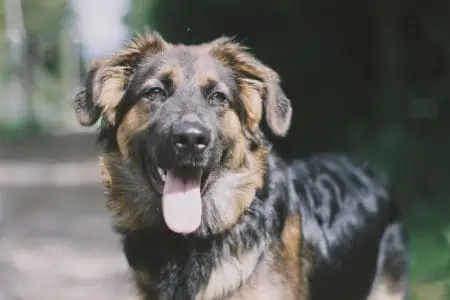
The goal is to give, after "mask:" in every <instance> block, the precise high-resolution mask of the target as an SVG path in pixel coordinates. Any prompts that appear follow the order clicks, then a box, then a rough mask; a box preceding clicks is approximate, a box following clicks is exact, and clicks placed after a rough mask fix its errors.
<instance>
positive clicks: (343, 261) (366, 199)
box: [289, 155, 408, 300]
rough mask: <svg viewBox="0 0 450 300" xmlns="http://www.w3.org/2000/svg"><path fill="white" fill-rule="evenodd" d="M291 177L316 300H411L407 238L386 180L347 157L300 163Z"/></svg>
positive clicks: (366, 166)
mask: <svg viewBox="0 0 450 300" xmlns="http://www.w3.org/2000/svg"><path fill="white" fill-rule="evenodd" d="M289 173H290V176H291V181H292V190H293V193H292V195H293V197H295V198H296V201H295V202H296V203H297V205H298V209H300V211H301V212H302V220H303V234H304V239H305V243H306V244H307V247H308V248H309V249H310V252H311V256H312V259H313V261H314V263H313V266H312V270H311V278H310V288H311V290H310V294H311V299H312V300H325V299H330V300H331V299H345V300H352V299H355V300H359V299H370V300H376V299H405V294H406V280H407V273H408V253H407V250H406V248H407V237H406V233H405V230H404V228H403V225H402V223H401V221H400V219H399V218H400V215H399V212H398V209H397V206H396V203H395V202H394V199H393V197H392V195H391V193H390V189H389V185H388V182H387V178H386V176H385V175H384V174H383V173H381V172H380V171H378V170H376V169H375V168H374V166H372V165H370V164H369V163H367V162H365V161H362V160H357V159H350V158H348V157H345V156H342V155H319V156H315V157H313V158H311V159H309V160H307V161H304V162H303V161H294V162H293V164H292V165H291V166H290V168H289Z"/></svg>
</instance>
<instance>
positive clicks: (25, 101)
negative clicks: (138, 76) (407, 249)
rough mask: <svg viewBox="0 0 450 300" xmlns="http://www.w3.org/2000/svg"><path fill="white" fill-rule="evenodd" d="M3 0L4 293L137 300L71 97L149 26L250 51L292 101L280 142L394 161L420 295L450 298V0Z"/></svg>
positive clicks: (90, 144) (309, 150) (0, 216)
mask: <svg viewBox="0 0 450 300" xmlns="http://www.w3.org/2000/svg"><path fill="white" fill-rule="evenodd" d="M0 3H1V4H2V5H0V41H1V44H0V300H3V299H6V300H19V299H24V300H35V299H36V300H38V299H39V300H41V299H58V300H59V299H68V300H71V299H73V300H80V299H109V300H115V299H133V296H134V292H133V289H132V284H131V281H130V276H129V273H128V272H127V266H126V262H125V258H124V257H123V255H122V253H121V249H120V244H119V239H118V237H117V236H115V235H114V234H113V233H112V228H111V220H110V219H109V215H108V214H107V212H106V210H105V209H104V207H103V205H104V201H105V198H104V197H103V195H102V189H101V185H100V182H99V170H98V167H97V165H96V163H97V161H96V157H97V152H96V149H95V144H94V136H93V133H94V132H95V130H94V129H90V128H82V127H80V126H79V125H78V123H77V122H76V119H75V116H74V114H73V112H72V109H71V99H72V97H73V95H74V94H75V93H76V92H77V90H78V88H79V86H80V83H82V82H83V81H84V76H85V75H86V69H87V65H88V64H89V62H90V61H91V60H92V59H95V58H98V57H101V56H103V55H108V54H109V53H112V52H113V51H114V50H116V49H117V48H118V47H120V45H121V43H122V42H123V41H124V40H127V39H128V38H130V37H131V36H132V35H133V32H134V31H139V32H142V31H143V30H144V29H145V28H151V29H156V30H158V31H160V32H161V33H162V34H163V36H164V37H165V38H166V39H167V40H168V41H171V42H175V43H179V42H183V43H191V42H205V41H208V40H210V39H213V38H216V37H218V36H220V35H229V36H236V38H237V39H238V40H240V41H243V42H244V43H245V44H246V45H248V46H250V47H251V51H252V52H253V53H255V54H256V55H257V56H258V57H260V58H261V59H262V60H263V61H264V62H266V63H268V64H269V65H270V66H272V67H273V68H274V69H275V70H277V71H278V72H279V74H280V76H281V78H282V80H283V88H284V89H285V91H286V93H287V94H288V96H289V97H290V98H291V99H292V101H293V105H294V123H293V127H292V129H291V131H290V135H289V137H288V138H286V139H276V140H275V139H274V140H275V144H276V149H277V150H278V151H280V152H281V153H282V154H283V155H284V156H285V157H292V156H299V157H306V156H308V155H311V154H313V153H317V152H333V151H337V152H347V153H351V154H355V155H358V156H362V157H366V158H368V159H370V160H372V161H374V162H375V163H377V164H379V165H380V166H381V167H383V168H384V169H385V170H386V172H388V173H389V175H390V177H391V179H392V184H393V186H394V188H395V191H396V195H397V197H398V199H397V200H398V201H399V202H400V203H401V206H402V211H403V212H404V217H405V219H406V222H407V225H408V228H409V230H410V242H411V247H412V264H411V271H412V275H411V276H412V278H411V282H412V284H411V295H412V296H413V297H412V299H416V300H417V299H418V300H448V299H450V18H449V15H450V2H449V1H439V0H431V1H429V2H424V1H419V0H409V1H403V0H380V1H361V0H319V1H317V0H300V1H299V0H283V1H261V0H227V1H225V0H222V1H209V0H189V1H182V0H164V1H162V0H159V1H157V0H135V1H131V0H71V1H64V0H0ZM425 3H427V4H426V5H425ZM324 288H326V283H325V285H324Z"/></svg>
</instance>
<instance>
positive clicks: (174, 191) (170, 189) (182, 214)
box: [162, 171, 202, 234]
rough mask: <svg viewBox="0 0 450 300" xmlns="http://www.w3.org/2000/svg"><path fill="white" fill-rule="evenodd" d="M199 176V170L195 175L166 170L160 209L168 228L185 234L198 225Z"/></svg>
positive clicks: (200, 216) (199, 218)
mask: <svg viewBox="0 0 450 300" xmlns="http://www.w3.org/2000/svg"><path fill="white" fill-rule="evenodd" d="M192 175H194V174H192ZM200 178H201V173H200V172H198V173H197V174H195V176H180V175H179V174H175V173H174V172H173V171H167V176H166V183H165V184H164V191H163V196H162V198H163V199H162V201H163V202H162V210H163V216H164V220H165V222H166V224H167V227H169V229H170V230H172V231H174V232H177V233H182V234H187V233H191V232H193V231H195V230H196V229H197V228H198V227H199V226H200V221H201V219H202V200H201V196H200Z"/></svg>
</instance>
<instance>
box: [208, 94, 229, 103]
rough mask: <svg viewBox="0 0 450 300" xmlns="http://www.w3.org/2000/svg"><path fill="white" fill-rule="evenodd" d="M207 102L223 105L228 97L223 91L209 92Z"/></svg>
mask: <svg viewBox="0 0 450 300" xmlns="http://www.w3.org/2000/svg"><path fill="white" fill-rule="evenodd" d="M209 103H210V104H216V105H218V104H220V105H223V104H226V103H228V99H227V96H225V94H224V93H221V92H214V93H212V94H211V96H209Z"/></svg>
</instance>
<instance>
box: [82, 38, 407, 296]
mask: <svg viewBox="0 0 450 300" xmlns="http://www.w3.org/2000/svg"><path fill="white" fill-rule="evenodd" d="M74 110H75V113H76V116H77V118H78V121H79V122H80V124H81V125H83V126H94V124H96V123H97V122H98V121H99V120H100V124H99V126H98V129H99V130H98V144H99V148H100V152H101V155H100V165H101V174H102V180H103V185H104V187H105V194H106V198H107V204H106V205H107V207H108V209H109V211H110V212H111V214H112V217H113V220H114V229H115V231H116V232H117V234H118V235H120V236H121V239H122V244H123V252H124V255H125V257H126V259H127V262H128V264H129V266H130V269H131V273H132V276H133V280H134V282H135V285H136V290H137V293H138V297H139V299H145V300H149V299H180V300H181V299H183V300H184V299H206V300H213V299H259V300H265V299H266V300H277V299H278V300H289V299H299V300H306V299H312V300H328V299H333V300H336V299H338V300H339V299H345V300H362V299H368V300H381V299H390V300H397V299H399V300H400V299H405V297H406V291H407V280H408V241H407V232H406V230H405V228H404V225H403V224H402V221H401V216H400V213H399V210H398V208H397V205H396V204H395V202H394V200H393V198H394V196H392V193H391V189H390V187H389V183H388V181H387V179H386V176H385V175H384V173H382V172H381V171H379V170H377V169H376V167H375V166H372V165H371V164H369V163H368V162H366V161H364V160H360V159H357V158H350V157H347V156H345V155H343V154H317V155H316V156H312V157H310V158H308V159H305V160H292V161H287V160H284V159H282V158H281V157H280V156H279V155H278V154H277V153H276V152H275V151H274V150H273V149H272V144H271V143H270V142H269V140H268V138H267V137H266V134H265V133H264V132H263V131H262V129H261V124H262V123H263V122H264V120H263V119H265V122H266V124H267V125H268V127H269V129H270V130H271V132H272V133H273V134H274V135H277V136H279V137H283V136H286V134H287V133H288V131H289V127H290V124H291V119H292V106H291V101H290V100H289V99H288V97H287V96H286V95H285V93H284V91H283V89H282V88H281V85H280V76H279V75H278V74H277V72H276V71H274V70H273V69H272V68H271V67H269V66H267V65H265V64H263V63H262V62H261V61H260V60H258V59H257V58H256V57H255V56H254V55H252V54H251V53H250V51H249V49H248V48H246V47H245V46H244V45H243V44H241V43H239V42H237V41H236V40H235V39H231V38H227V37H219V38H217V39H215V40H213V41H210V42H207V43H203V44H197V45H184V44H173V43H169V42H167V41H166V40H165V39H164V38H163V37H162V36H161V35H160V34H159V33H157V32H153V31H149V32H146V33H145V34H143V35H136V36H135V37H134V38H133V39H131V41H128V42H126V43H125V44H124V45H123V47H122V48H121V49H120V50H118V51H117V52H116V53H114V54H113V55H111V56H107V57H105V58H102V59H98V60H96V61H94V62H93V63H92V65H91V67H90V69H89V71H88V74H87V78H86V82H85V85H84V87H83V88H82V89H81V91H80V92H78V93H77V95H76V96H75V99H74Z"/></svg>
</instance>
